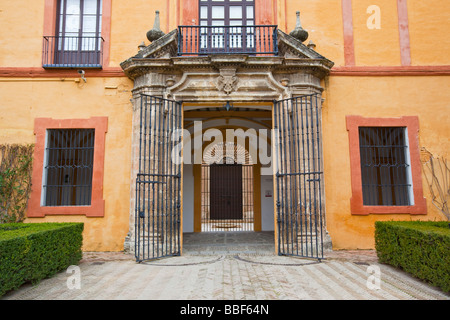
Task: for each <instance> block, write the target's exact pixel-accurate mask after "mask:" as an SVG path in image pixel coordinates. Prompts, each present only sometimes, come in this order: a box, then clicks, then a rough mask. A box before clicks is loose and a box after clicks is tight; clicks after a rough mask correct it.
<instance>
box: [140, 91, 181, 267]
mask: <svg viewBox="0 0 450 320" xmlns="http://www.w3.org/2000/svg"><path fill="white" fill-rule="evenodd" d="M140 99H141V104H140V131H139V159H138V161H139V171H138V173H137V177H136V204H135V206H136V207H135V235H136V237H135V254H136V261H139V262H140V261H144V260H151V259H156V258H161V257H167V256H177V255H180V252H181V250H180V247H181V234H180V232H181V228H180V220H181V217H180V209H181V202H180V201H181V200H180V197H181V163H180V161H172V160H173V159H172V151H173V150H174V148H175V146H176V145H178V144H179V141H174V140H173V138H172V137H173V133H174V131H175V130H178V129H181V126H182V124H181V119H182V108H181V103H180V102H176V101H171V100H166V99H162V98H158V97H154V96H148V95H141V96H140ZM175 136H177V135H175ZM178 136H179V135H178Z"/></svg>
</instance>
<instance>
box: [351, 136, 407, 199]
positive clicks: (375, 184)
mask: <svg viewBox="0 0 450 320" xmlns="http://www.w3.org/2000/svg"><path fill="white" fill-rule="evenodd" d="M359 141H360V153H361V178H362V193H363V204H364V205H368V206H409V205H412V202H413V199H412V191H411V190H412V184H411V168H410V160H409V150H408V141H407V138H406V128H404V127H360V128H359Z"/></svg>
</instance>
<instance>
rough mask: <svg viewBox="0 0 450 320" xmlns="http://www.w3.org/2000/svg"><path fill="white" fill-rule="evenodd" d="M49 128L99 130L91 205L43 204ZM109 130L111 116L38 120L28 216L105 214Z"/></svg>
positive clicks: (95, 148) (35, 124) (96, 215)
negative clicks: (105, 164) (105, 168)
mask: <svg viewBox="0 0 450 320" xmlns="http://www.w3.org/2000/svg"><path fill="white" fill-rule="evenodd" d="M48 129H95V143H94V168H93V174H92V198H91V205H89V206H57V207H47V206H43V205H42V180H43V179H42V178H43V175H44V156H45V148H46V133H47V130H48ZM107 131H108V118H107V117H92V118H89V119H64V120H60V119H50V118H36V119H35V122H34V133H35V135H36V144H35V147H34V156H33V173H32V189H31V195H30V201H29V204H28V210H27V217H29V218H42V217H45V216H46V215H85V216H87V217H103V216H104V214H105V201H104V199H103V175H104V160H105V136H106V132H107Z"/></svg>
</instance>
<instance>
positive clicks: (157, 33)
mask: <svg viewBox="0 0 450 320" xmlns="http://www.w3.org/2000/svg"><path fill="white" fill-rule="evenodd" d="M155 14H156V15H155V22H154V24H153V29H151V30H149V31H148V32H147V39H148V40H149V41H150V42H153V41H155V40H157V39H159V38H161V37H162V36H164V35H165V33H164V32H162V31H161V28H160V22H159V11H155Z"/></svg>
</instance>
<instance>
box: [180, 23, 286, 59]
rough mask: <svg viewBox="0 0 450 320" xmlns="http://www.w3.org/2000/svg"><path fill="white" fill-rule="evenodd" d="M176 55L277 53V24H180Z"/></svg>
mask: <svg viewBox="0 0 450 320" xmlns="http://www.w3.org/2000/svg"><path fill="white" fill-rule="evenodd" d="M178 30H179V37H178V55H180V56H182V55H209V54H233V53H240V54H254V55H277V54H278V45H277V26H276V25H257V26H179V27H178Z"/></svg>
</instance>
